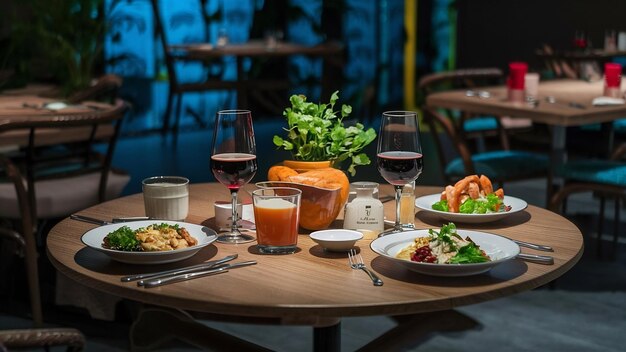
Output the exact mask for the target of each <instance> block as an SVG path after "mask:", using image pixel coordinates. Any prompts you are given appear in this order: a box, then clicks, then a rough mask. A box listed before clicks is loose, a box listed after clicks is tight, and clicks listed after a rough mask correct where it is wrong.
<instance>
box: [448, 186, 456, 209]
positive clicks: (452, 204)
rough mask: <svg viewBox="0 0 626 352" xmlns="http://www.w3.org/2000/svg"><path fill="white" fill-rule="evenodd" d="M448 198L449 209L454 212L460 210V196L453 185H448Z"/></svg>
mask: <svg viewBox="0 0 626 352" xmlns="http://www.w3.org/2000/svg"><path fill="white" fill-rule="evenodd" d="M446 198H447V199H448V209H449V210H450V211H451V212H453V213H458V212H459V198H458V197H457V194H456V189H455V188H454V187H452V186H447V187H446Z"/></svg>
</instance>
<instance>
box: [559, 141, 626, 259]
mask: <svg viewBox="0 0 626 352" xmlns="http://www.w3.org/2000/svg"><path fill="white" fill-rule="evenodd" d="M624 155H626V143H624V144H621V145H620V146H619V147H618V148H617V149H615V151H614V152H613V154H612V155H611V157H610V158H609V159H608V160H606V159H605V160H600V159H589V160H587V159H581V160H572V161H568V162H566V163H565V164H563V165H562V166H561V167H559V168H558V169H557V171H556V172H555V175H556V176H559V177H562V178H563V179H564V181H565V184H564V186H563V188H561V189H560V190H559V191H558V192H556V193H555V194H554V195H553V196H552V199H551V200H550V204H549V209H550V210H552V211H555V212H556V211H559V208H560V206H561V205H562V206H563V209H562V212H563V213H565V211H566V210H565V204H566V200H567V198H568V197H569V196H570V195H572V194H574V193H582V192H594V193H595V194H597V195H599V196H600V214H599V217H598V238H597V249H596V250H597V255H598V257H601V256H602V232H603V223H604V211H605V205H606V198H613V199H614V200H615V218H614V220H613V221H614V224H613V251H612V255H611V256H612V258H613V259H614V258H615V252H616V247H617V240H618V236H619V222H620V202H622V201H623V200H624V199H626V163H624V162H623V161H621V160H620V159H621V158H622V157H623V156H624ZM622 204H623V203H622Z"/></svg>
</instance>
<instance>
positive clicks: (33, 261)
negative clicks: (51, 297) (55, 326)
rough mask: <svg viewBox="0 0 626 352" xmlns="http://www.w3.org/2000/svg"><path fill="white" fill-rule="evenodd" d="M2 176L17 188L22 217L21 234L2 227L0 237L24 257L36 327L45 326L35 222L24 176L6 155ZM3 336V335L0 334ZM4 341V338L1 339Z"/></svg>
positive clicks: (1, 159) (1, 162)
mask: <svg viewBox="0 0 626 352" xmlns="http://www.w3.org/2000/svg"><path fill="white" fill-rule="evenodd" d="M0 171H2V173H0V175H3V176H5V177H6V178H7V179H9V180H10V181H11V183H12V184H13V186H14V187H15V193H16V196H17V202H18V207H19V210H20V215H21V219H20V220H21V224H20V225H21V226H20V232H18V231H16V230H14V229H12V228H5V227H0V237H3V238H8V239H10V240H13V241H15V243H16V244H17V246H18V248H19V253H20V254H22V255H23V256H24V258H25V259H24V260H25V264H26V273H27V276H28V277H27V280H28V287H29V296H30V307H31V311H32V314H33V321H34V323H35V326H36V327H41V326H42V325H43V313H42V309H41V295H40V291H39V271H38V268H37V245H36V241H35V236H34V233H33V231H32V228H33V220H32V218H31V213H30V203H29V200H28V195H27V193H26V189H25V188H24V182H23V178H22V175H21V174H20V172H19V170H18V169H17V167H16V166H15V165H14V164H13V163H11V161H10V160H9V159H8V158H7V157H6V156H4V155H2V154H0ZM0 334H1V333H0ZM0 341H2V338H0Z"/></svg>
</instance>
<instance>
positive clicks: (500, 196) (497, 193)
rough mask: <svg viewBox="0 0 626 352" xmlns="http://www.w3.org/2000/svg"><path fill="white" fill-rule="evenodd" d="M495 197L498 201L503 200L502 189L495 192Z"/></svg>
mask: <svg viewBox="0 0 626 352" xmlns="http://www.w3.org/2000/svg"><path fill="white" fill-rule="evenodd" d="M496 196H498V198H500V199H504V190H503V189H502V188H498V190H497V191H496Z"/></svg>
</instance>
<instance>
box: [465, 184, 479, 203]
mask: <svg viewBox="0 0 626 352" xmlns="http://www.w3.org/2000/svg"><path fill="white" fill-rule="evenodd" d="M467 194H469V196H470V198H472V199H478V197H480V190H479V189H478V184H477V183H476V182H470V183H469V185H468V186H467Z"/></svg>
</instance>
